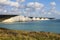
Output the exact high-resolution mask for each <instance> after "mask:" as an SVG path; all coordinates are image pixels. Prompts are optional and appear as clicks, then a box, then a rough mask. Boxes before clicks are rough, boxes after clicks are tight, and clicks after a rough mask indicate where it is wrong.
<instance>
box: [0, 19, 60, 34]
mask: <svg viewBox="0 0 60 40" xmlns="http://www.w3.org/2000/svg"><path fill="white" fill-rule="evenodd" d="M0 27H2V28H8V29H13V30H26V31H45V32H54V33H60V20H47V21H31V22H14V23H0Z"/></svg>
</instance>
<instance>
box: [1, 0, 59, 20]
mask: <svg viewBox="0 0 60 40" xmlns="http://www.w3.org/2000/svg"><path fill="white" fill-rule="evenodd" d="M0 15H23V16H31V17H51V18H57V19H60V0H0Z"/></svg>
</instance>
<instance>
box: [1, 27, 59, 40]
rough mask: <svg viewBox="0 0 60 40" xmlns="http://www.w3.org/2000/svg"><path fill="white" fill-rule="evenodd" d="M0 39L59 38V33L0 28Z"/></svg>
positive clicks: (41, 39)
mask: <svg viewBox="0 0 60 40" xmlns="http://www.w3.org/2000/svg"><path fill="white" fill-rule="evenodd" d="M0 40H60V34H54V33H50V32H28V31H19V30H9V29H5V28H0Z"/></svg>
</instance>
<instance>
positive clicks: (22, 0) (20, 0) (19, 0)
mask: <svg viewBox="0 0 60 40" xmlns="http://www.w3.org/2000/svg"><path fill="white" fill-rule="evenodd" d="M16 1H17V2H25V0H16Z"/></svg>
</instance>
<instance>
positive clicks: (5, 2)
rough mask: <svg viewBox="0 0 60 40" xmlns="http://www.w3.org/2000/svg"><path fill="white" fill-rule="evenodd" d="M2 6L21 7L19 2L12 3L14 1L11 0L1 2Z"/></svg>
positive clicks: (1, 0)
mask: <svg viewBox="0 0 60 40" xmlns="http://www.w3.org/2000/svg"><path fill="white" fill-rule="evenodd" d="M0 4H3V5H10V6H15V7H19V3H18V2H12V1H9V0H0Z"/></svg>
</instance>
